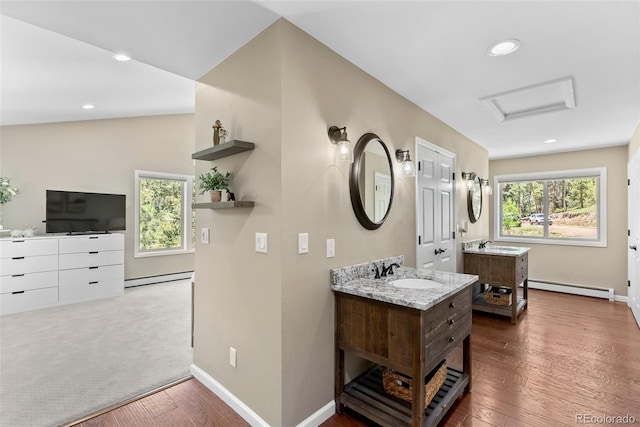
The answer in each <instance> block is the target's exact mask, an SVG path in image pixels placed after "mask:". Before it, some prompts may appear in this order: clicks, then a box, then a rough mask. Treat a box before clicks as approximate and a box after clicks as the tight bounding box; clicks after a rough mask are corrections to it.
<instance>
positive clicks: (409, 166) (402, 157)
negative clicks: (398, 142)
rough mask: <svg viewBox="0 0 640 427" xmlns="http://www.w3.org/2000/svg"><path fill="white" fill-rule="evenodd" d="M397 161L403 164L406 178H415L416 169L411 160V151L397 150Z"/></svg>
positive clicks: (403, 172)
mask: <svg viewBox="0 0 640 427" xmlns="http://www.w3.org/2000/svg"><path fill="white" fill-rule="evenodd" d="M396 160H397V161H398V163H402V174H403V175H406V176H415V175H416V167H415V166H414V164H413V161H412V160H411V156H410V155H409V150H396Z"/></svg>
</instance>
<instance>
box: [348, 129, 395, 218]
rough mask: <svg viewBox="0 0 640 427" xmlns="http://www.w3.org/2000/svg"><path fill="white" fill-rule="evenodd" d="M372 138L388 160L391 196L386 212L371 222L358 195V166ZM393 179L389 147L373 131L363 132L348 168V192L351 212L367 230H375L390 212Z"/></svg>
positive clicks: (359, 166)
mask: <svg viewBox="0 0 640 427" xmlns="http://www.w3.org/2000/svg"><path fill="white" fill-rule="evenodd" d="M373 140H377V141H379V142H380V144H381V145H382V148H384V151H385V153H386V155H387V161H388V162H389V170H390V172H391V196H390V198H389V206H388V207H387V212H386V213H385V214H384V217H383V218H382V219H381V220H380V221H379V222H373V221H372V220H371V218H369V216H368V215H367V212H366V211H365V210H364V205H363V204H362V197H360V183H359V177H360V168H361V160H362V154H363V153H364V150H365V148H366V147H367V144H368V143H369V142H371V141H373ZM394 187H395V181H394V176H393V163H392V162H391V155H390V154H389V149H388V148H387V145H386V144H385V143H384V141H383V140H382V139H380V137H379V136H378V135H376V134H375V133H371V132H368V133H365V134H364V135H362V136H361V137H360V139H359V140H358V142H357V143H356V145H355V148H354V149H353V163H352V164H351V168H350V170H349V194H350V195H351V206H353V212H354V213H355V214H356V218H357V219H358V221H359V222H360V224H361V225H362V226H363V227H364V228H366V229H367V230H376V229H378V228H380V226H382V224H383V223H384V221H385V220H386V219H387V217H388V216H389V212H391V205H392V204H393V194H394Z"/></svg>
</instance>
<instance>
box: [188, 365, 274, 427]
mask: <svg viewBox="0 0 640 427" xmlns="http://www.w3.org/2000/svg"><path fill="white" fill-rule="evenodd" d="M191 375H193V376H194V377H195V378H196V379H197V380H198V381H200V382H201V383H202V384H204V385H205V387H207V388H208V389H209V390H211V391H212V392H213V393H214V394H215V395H216V396H218V397H219V398H220V399H222V401H223V402H224V403H226V404H227V405H229V406H230V407H231V409H233V410H234V411H236V413H238V415H240V416H241V417H242V418H244V420H245V421H246V422H248V423H249V424H251V425H252V426H259V427H270V426H269V424H268V423H267V422H266V421H265V420H263V419H262V418H260V416H259V415H258V414H256V413H255V412H254V411H253V410H252V409H251V408H249V407H248V406H247V405H246V404H245V403H244V402H242V401H241V400H240V399H238V398H237V397H236V396H234V395H233V394H232V393H231V392H230V391H229V390H227V389H226V388H224V387H223V386H222V384H220V383H219V382H218V381H216V380H215V379H213V377H212V376H211V375H209V374H207V373H206V372H205V371H203V370H202V369H200V368H198V367H197V366H196V365H191Z"/></svg>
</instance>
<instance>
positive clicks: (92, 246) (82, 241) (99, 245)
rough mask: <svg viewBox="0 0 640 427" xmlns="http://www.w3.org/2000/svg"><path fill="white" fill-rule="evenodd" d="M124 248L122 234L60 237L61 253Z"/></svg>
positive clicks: (119, 249)
mask: <svg viewBox="0 0 640 427" xmlns="http://www.w3.org/2000/svg"><path fill="white" fill-rule="evenodd" d="M123 249H124V236H123V235H122V234H107V235H100V236H72V237H69V238H66V239H60V253H61V254H72V253H82V252H96V251H97V252H100V251H121V250H123Z"/></svg>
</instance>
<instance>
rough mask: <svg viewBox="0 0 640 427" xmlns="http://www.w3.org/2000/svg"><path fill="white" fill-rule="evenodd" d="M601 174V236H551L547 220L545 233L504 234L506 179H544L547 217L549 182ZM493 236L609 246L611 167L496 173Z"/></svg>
mask: <svg viewBox="0 0 640 427" xmlns="http://www.w3.org/2000/svg"><path fill="white" fill-rule="evenodd" d="M577 178H598V186H597V198H598V199H597V212H598V238H597V239H569V238H550V237H548V233H549V225H548V224H547V222H546V221H545V222H544V225H543V227H544V228H543V230H544V231H543V236H542V237H523V236H503V235H501V233H502V221H501V219H502V192H501V189H500V184H501V183H504V182H520V181H543V182H544V193H543V211H542V213H543V214H544V216H545V218H547V217H548V216H549V197H548V187H547V182H548V181H553V180H561V179H577ZM493 190H494V191H493V194H494V206H493V212H494V215H493V220H494V222H493V240H494V241H499V242H513V243H529V244H534V243H535V244H545V245H563V246H587V247H607V168H606V167H599V168H588V169H571V170H560V171H548V172H535V173H523V174H509V175H496V176H494V177H493Z"/></svg>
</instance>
